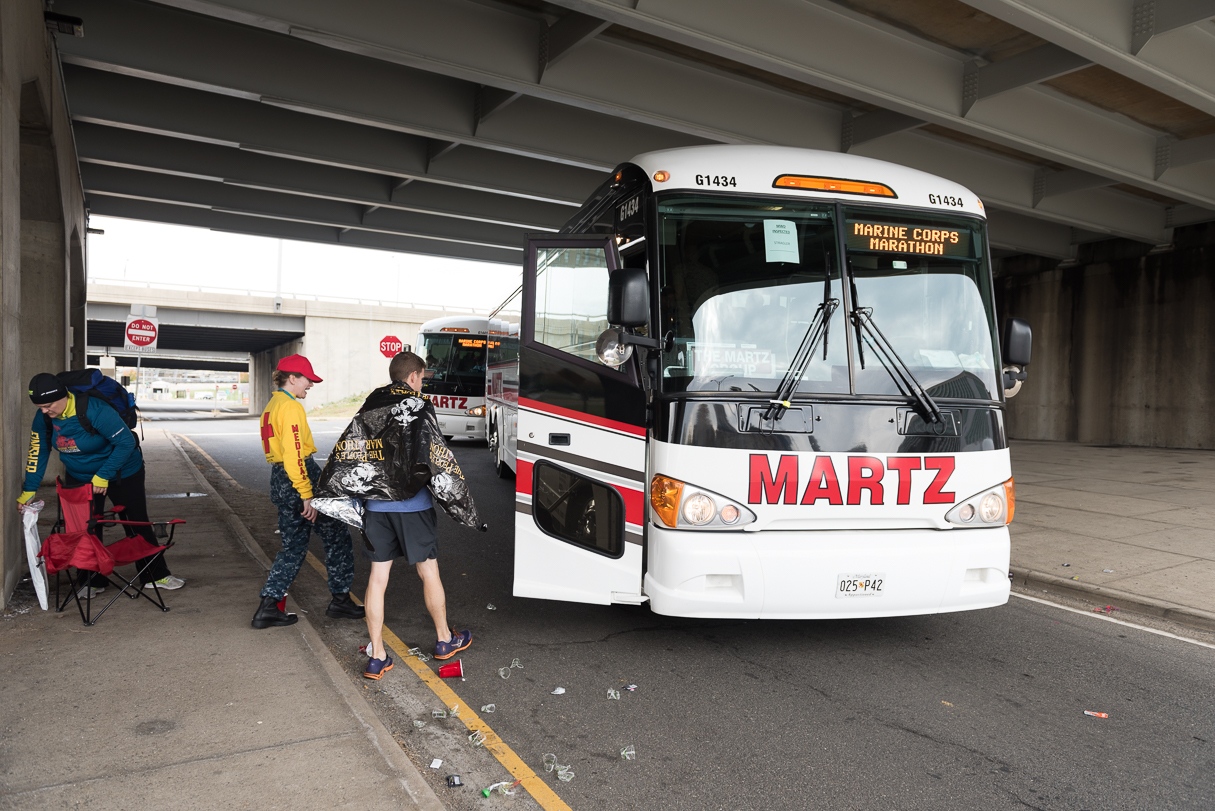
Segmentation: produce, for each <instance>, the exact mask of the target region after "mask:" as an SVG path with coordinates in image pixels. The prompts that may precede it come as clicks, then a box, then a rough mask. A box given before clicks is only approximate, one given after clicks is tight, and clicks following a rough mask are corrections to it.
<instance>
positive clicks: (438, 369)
mask: <svg viewBox="0 0 1215 811" xmlns="http://www.w3.org/2000/svg"><path fill="white" fill-rule="evenodd" d="M417 354H418V356H419V357H421V358H422V359H423V360H424V361H426V371H425V372H424V373H423V381H422V391H423V393H425V394H459V395H461V396H463V397H482V396H484V394H485V336H484V335H477V334H469V333H451V332H430V333H425V332H424V333H420V334H419V335H418V352H417Z"/></svg>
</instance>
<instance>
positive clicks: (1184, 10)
mask: <svg viewBox="0 0 1215 811" xmlns="http://www.w3.org/2000/svg"><path fill="white" fill-rule="evenodd" d="M1212 17H1215V0H1135V3H1134V5H1133V6H1132V7H1131V53H1132V54H1138V53H1139V52H1140V51H1142V50H1143V46H1144V45H1147V44H1148V42H1149V41H1150V40H1151V39H1152V37H1154V36H1156V35H1157V34H1165V33H1168V32H1169V31H1173V30H1175V29H1178V28H1184V27H1185V26H1187V25H1193V24H1194V23H1199V22H1202V21H1203V20H1209V19H1211V18H1212Z"/></svg>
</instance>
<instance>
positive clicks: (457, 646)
mask: <svg viewBox="0 0 1215 811" xmlns="http://www.w3.org/2000/svg"><path fill="white" fill-rule="evenodd" d="M471 644H472V631H454V632H453V633H452V635H451V640H450V641H449V642H436V643H435V658H436V659H450V658H451V657H453V656H455V655H456V654H457V653H459V652H460V651H462V650H464V649H465V648H467V647H468V646H469V645H471Z"/></svg>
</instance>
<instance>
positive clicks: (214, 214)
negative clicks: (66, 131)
mask: <svg viewBox="0 0 1215 811" xmlns="http://www.w3.org/2000/svg"><path fill="white" fill-rule="evenodd" d="M89 208H90V211H91V212H92V213H94V214H99V215H103V216H106V217H121V218H123V219H128V220H149V221H152V222H162V223H169V224H173V225H187V226H193V227H196V228H208V229H210V230H212V231H227V232H230V233H234V234H252V235H255V236H266V237H273V238H275V239H294V240H298V241H301V242H320V243H325V244H329V245H351V246H354V247H359V248H376V249H380V250H385V251H394V252H397V253H416V254H422V255H425V256H443V257H449V258H453V259H470V260H473V261H479V262H494V263H499V264H504V265H510V266H511V267H512V268H513V269H514V270H513V272H518V267H519V263H520V262H522V261H523V246H522V243H520V245H519V247H518V248H515V249H509V248H487V247H482V246H478V245H471V244H468V243H460V242H441V241H438V240H433V239H415V238H412V237H406V236H398V235H394V234H382V233H375V232H371V231H349V232H347V233H345V234H343V233H341V229H339V228H334V227H332V226H326V225H315V224H312V223H302V222H292V221H289V220H275V219H268V218H266V217H253V216H246V215H242V214H236V213H233V212H229V211H217V210H214V209H207V208H197V207H194V206H183V205H177V204H173V203H160V202H154V201H150V200H137V199H133V198H129V197H109V196H106V195H96V196H93V197H90V199H89Z"/></svg>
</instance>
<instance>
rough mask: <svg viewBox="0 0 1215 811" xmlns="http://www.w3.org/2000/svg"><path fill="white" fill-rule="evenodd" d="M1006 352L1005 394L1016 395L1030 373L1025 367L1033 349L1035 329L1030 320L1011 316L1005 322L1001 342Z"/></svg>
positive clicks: (1001, 346)
mask: <svg viewBox="0 0 1215 811" xmlns="http://www.w3.org/2000/svg"><path fill="white" fill-rule="evenodd" d="M1000 348H1001V351H1002V352H1003V354H1004V396H1005V397H1015V396H1016V394H1017V392H1019V391H1021V384H1022V383H1024V382H1025V380H1026V378H1028V377H1029V375H1028V374H1027V373H1026V371H1025V367H1026V366H1028V365H1029V359H1030V355H1031V352H1032V350H1033V331H1032V330H1030V328H1029V322H1028V321H1025V320H1024V319H1021V318H1010V319H1008V320H1007V321H1005V322H1004V340H1003V341H1001V342H1000Z"/></svg>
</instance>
